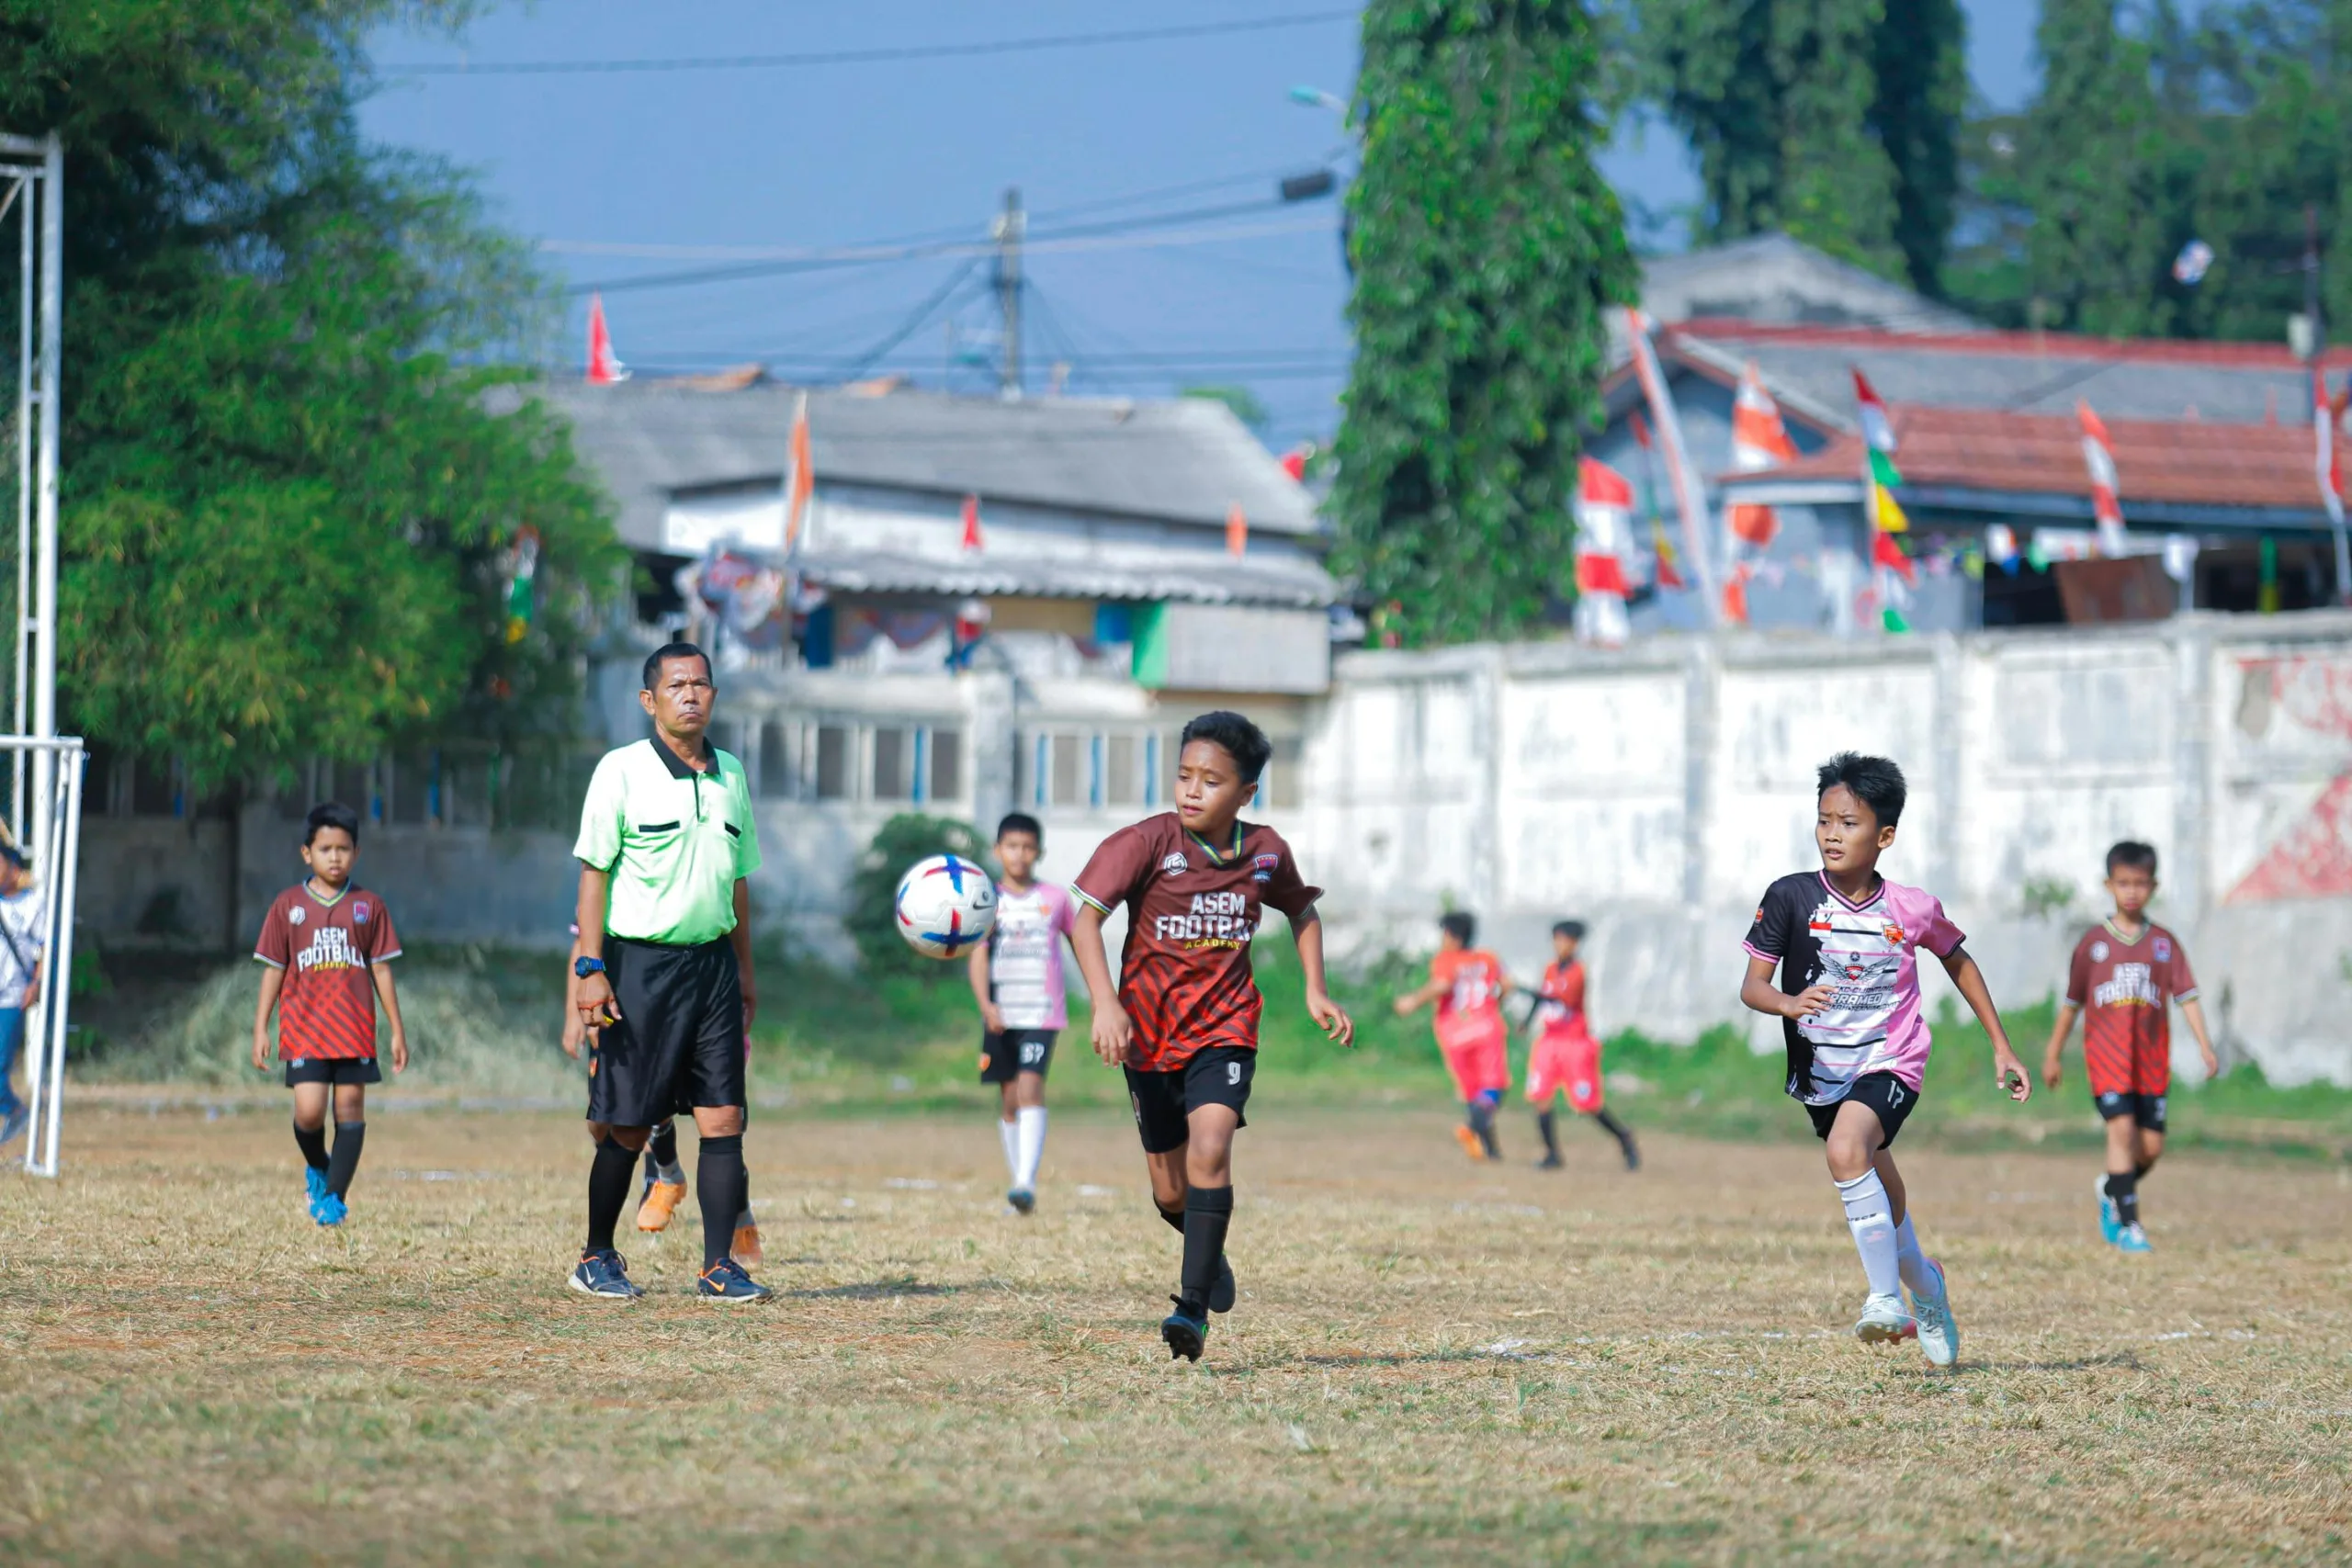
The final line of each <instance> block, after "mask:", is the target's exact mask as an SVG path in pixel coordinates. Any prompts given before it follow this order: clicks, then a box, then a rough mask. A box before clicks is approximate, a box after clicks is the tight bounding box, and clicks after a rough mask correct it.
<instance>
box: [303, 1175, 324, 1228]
mask: <svg viewBox="0 0 2352 1568" xmlns="http://www.w3.org/2000/svg"><path fill="white" fill-rule="evenodd" d="M302 1190H303V1192H304V1194H305V1195H306V1197H305V1201H307V1202H308V1203H309V1204H310V1208H311V1218H312V1219H314V1220H316V1219H318V1218H319V1205H320V1204H321V1203H322V1202H324V1201H326V1195H327V1173H326V1172H325V1171H323V1170H321V1169H320V1168H318V1167H317V1166H314V1165H306V1166H304V1167H303V1168H302ZM319 1223H320V1224H325V1223H326V1222H325V1221H323V1220H321V1221H320V1222H319Z"/></svg>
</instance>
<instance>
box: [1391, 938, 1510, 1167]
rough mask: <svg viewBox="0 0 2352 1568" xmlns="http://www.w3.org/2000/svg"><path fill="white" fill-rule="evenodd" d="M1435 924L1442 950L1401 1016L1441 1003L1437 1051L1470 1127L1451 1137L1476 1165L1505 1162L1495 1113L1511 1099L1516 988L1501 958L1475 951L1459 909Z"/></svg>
mask: <svg viewBox="0 0 2352 1568" xmlns="http://www.w3.org/2000/svg"><path fill="white" fill-rule="evenodd" d="M1437 925H1438V950H1437V955H1436V956H1435V957H1433V958H1431V959H1430V977H1429V983H1428V984H1427V985H1424V986H1422V987H1420V988H1419V990H1415V991H1408V992H1407V993H1406V994H1405V995H1403V996H1401V997H1398V998H1397V1017H1398V1018H1409V1017H1411V1016H1412V1015H1413V1014H1414V1013H1416V1012H1419V1010H1421V1009H1423V1008H1425V1007H1427V1006H1429V1005H1430V1003H1431V1002H1435V1003H1436V1004H1437V1019H1436V1023H1435V1027H1436V1030H1437V1044H1438V1050H1439V1052H1440V1053H1441V1054H1442V1055H1444V1057H1445V1066H1446V1070H1447V1071H1448V1072H1450V1073H1452V1074H1453V1087H1454V1089H1455V1091H1456V1092H1457V1093H1459V1094H1460V1095H1461V1097H1462V1108H1463V1112H1464V1122H1463V1124H1462V1125H1461V1126H1459V1127H1456V1128H1455V1129H1454V1130H1453V1135H1454V1136H1455V1137H1456V1138H1458V1139H1460V1140H1461V1143H1462V1152H1463V1153H1464V1154H1466V1155H1468V1156H1470V1157H1471V1158H1472V1159H1474V1160H1492V1159H1500V1158H1502V1157H1503V1151H1502V1145H1501V1144H1499V1143H1498V1141H1497V1140H1496V1138H1495V1110H1496V1108H1497V1107H1498V1106H1499V1105H1501V1104H1502V1102H1503V1096H1504V1095H1506V1094H1509V1093H1510V1031H1509V1030H1508V1028H1507V1027H1506V1026H1505V1025H1504V1023H1503V1007H1502V1002H1503V992H1504V991H1505V990H1506V989H1508V988H1509V985H1510V982H1509V981H1508V980H1507V979H1506V978H1505V977H1504V975H1503V961H1502V960H1501V959H1499V958H1498V957H1496V956H1495V955H1494V954H1493V953H1488V952H1487V951H1486V950H1485V949H1483V948H1476V947H1473V946H1471V945H1470V944H1471V943H1472V942H1475V941H1476V940H1477V936H1478V922H1477V920H1476V919H1475V918H1474V917H1472V916H1470V915H1466V914H1464V913H1463V912H1462V911H1461V910H1459V909H1456V910H1453V912H1452V913H1450V914H1447V915H1445V916H1443V917H1442V918H1441V919H1439V920H1438V922H1437Z"/></svg>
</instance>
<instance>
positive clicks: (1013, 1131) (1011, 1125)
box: [996, 1116, 1021, 1192]
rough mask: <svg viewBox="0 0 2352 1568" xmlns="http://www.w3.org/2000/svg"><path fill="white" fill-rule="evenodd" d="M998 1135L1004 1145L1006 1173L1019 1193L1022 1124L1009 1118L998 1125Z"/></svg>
mask: <svg viewBox="0 0 2352 1568" xmlns="http://www.w3.org/2000/svg"><path fill="white" fill-rule="evenodd" d="M996 1135H997V1137H998V1138H999V1139H1001V1141H1002V1142H1003V1144H1004V1173H1005V1175H1007V1176H1009V1177H1011V1178H1012V1187H1013V1190H1015V1191H1016V1192H1017V1191H1019V1190H1020V1189H1021V1124H1020V1123H1019V1122H1015V1121H1014V1120H1013V1119H1012V1117H1010V1116H1008V1117H1006V1118H1005V1119H1004V1120H1003V1121H1001V1122H998V1123H997V1124H996Z"/></svg>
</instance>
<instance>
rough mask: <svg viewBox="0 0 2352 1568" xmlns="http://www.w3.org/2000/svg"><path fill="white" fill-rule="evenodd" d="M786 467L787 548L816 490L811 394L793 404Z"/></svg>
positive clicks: (796, 533) (795, 538)
mask: <svg viewBox="0 0 2352 1568" xmlns="http://www.w3.org/2000/svg"><path fill="white" fill-rule="evenodd" d="M789 457H790V461H789V462H787V463H786V465H785V470H784V547H785V549H786V551H787V552H788V551H790V550H791V548H792V547H793V543H794V541H796V540H797V539H798V538H799V537H800V524H801V521H802V519H804V518H805V517H807V516H808V514H809V497H810V496H812V495H815V494H816V493H817V465H816V462H815V460H814V459H813V458H812V457H810V455H809V394H808V393H806V392H803V393H801V394H800V397H799V400H797V402H795V403H794V404H793V405H792V450H791V452H790V454H789Z"/></svg>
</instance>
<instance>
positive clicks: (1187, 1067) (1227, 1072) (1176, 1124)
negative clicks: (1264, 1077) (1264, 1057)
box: [1126, 1045, 1258, 1155]
mask: <svg viewBox="0 0 2352 1568" xmlns="http://www.w3.org/2000/svg"><path fill="white" fill-rule="evenodd" d="M1126 1072H1127V1102H1128V1103H1129V1104H1131V1105H1133V1106H1134V1107H1135V1108H1136V1132H1138V1133H1141V1134H1143V1152H1144V1153H1146V1154H1148V1155H1164V1154H1166V1153H1167V1152H1168V1151H1169V1150H1170V1149H1181V1148H1182V1147H1183V1146H1184V1145H1186V1144H1188V1143H1190V1142H1192V1138H1193V1129H1192V1126H1191V1124H1190V1123H1189V1122H1186V1121H1185V1120H1184V1118H1185V1117H1186V1116H1187V1115H1188V1114H1190V1113H1191V1112H1192V1111H1193V1110H1195V1109H1197V1108H1198V1107H1200V1106H1204V1105H1230V1106H1231V1107H1233V1109H1234V1112H1235V1113H1236V1114H1237V1115H1238V1114H1239V1113H1240V1111H1241V1110H1242V1108H1243V1107H1244V1106H1246V1105H1248V1104H1249V1103H1250V1079H1251V1078H1253V1077H1257V1074H1258V1053H1257V1052H1255V1051H1253V1050H1248V1049H1245V1048H1244V1047H1241V1046H1238V1045H1209V1046H1204V1047H1203V1048H1202V1049H1200V1050H1198V1051H1195V1052H1194V1053H1193V1059H1192V1060H1191V1061H1189V1062H1186V1063H1185V1064H1184V1065H1183V1066H1181V1067H1177V1068H1174V1069H1172V1070H1171V1071H1169V1072H1164V1073H1148V1072H1142V1071H1138V1070H1137V1069H1136V1068H1134V1067H1129V1068H1128V1069H1126ZM1239 1125H1241V1126H1244V1127H1247V1126H1248V1125H1250V1118H1249V1117H1247V1116H1242V1117H1241V1120H1240V1122H1239Z"/></svg>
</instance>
